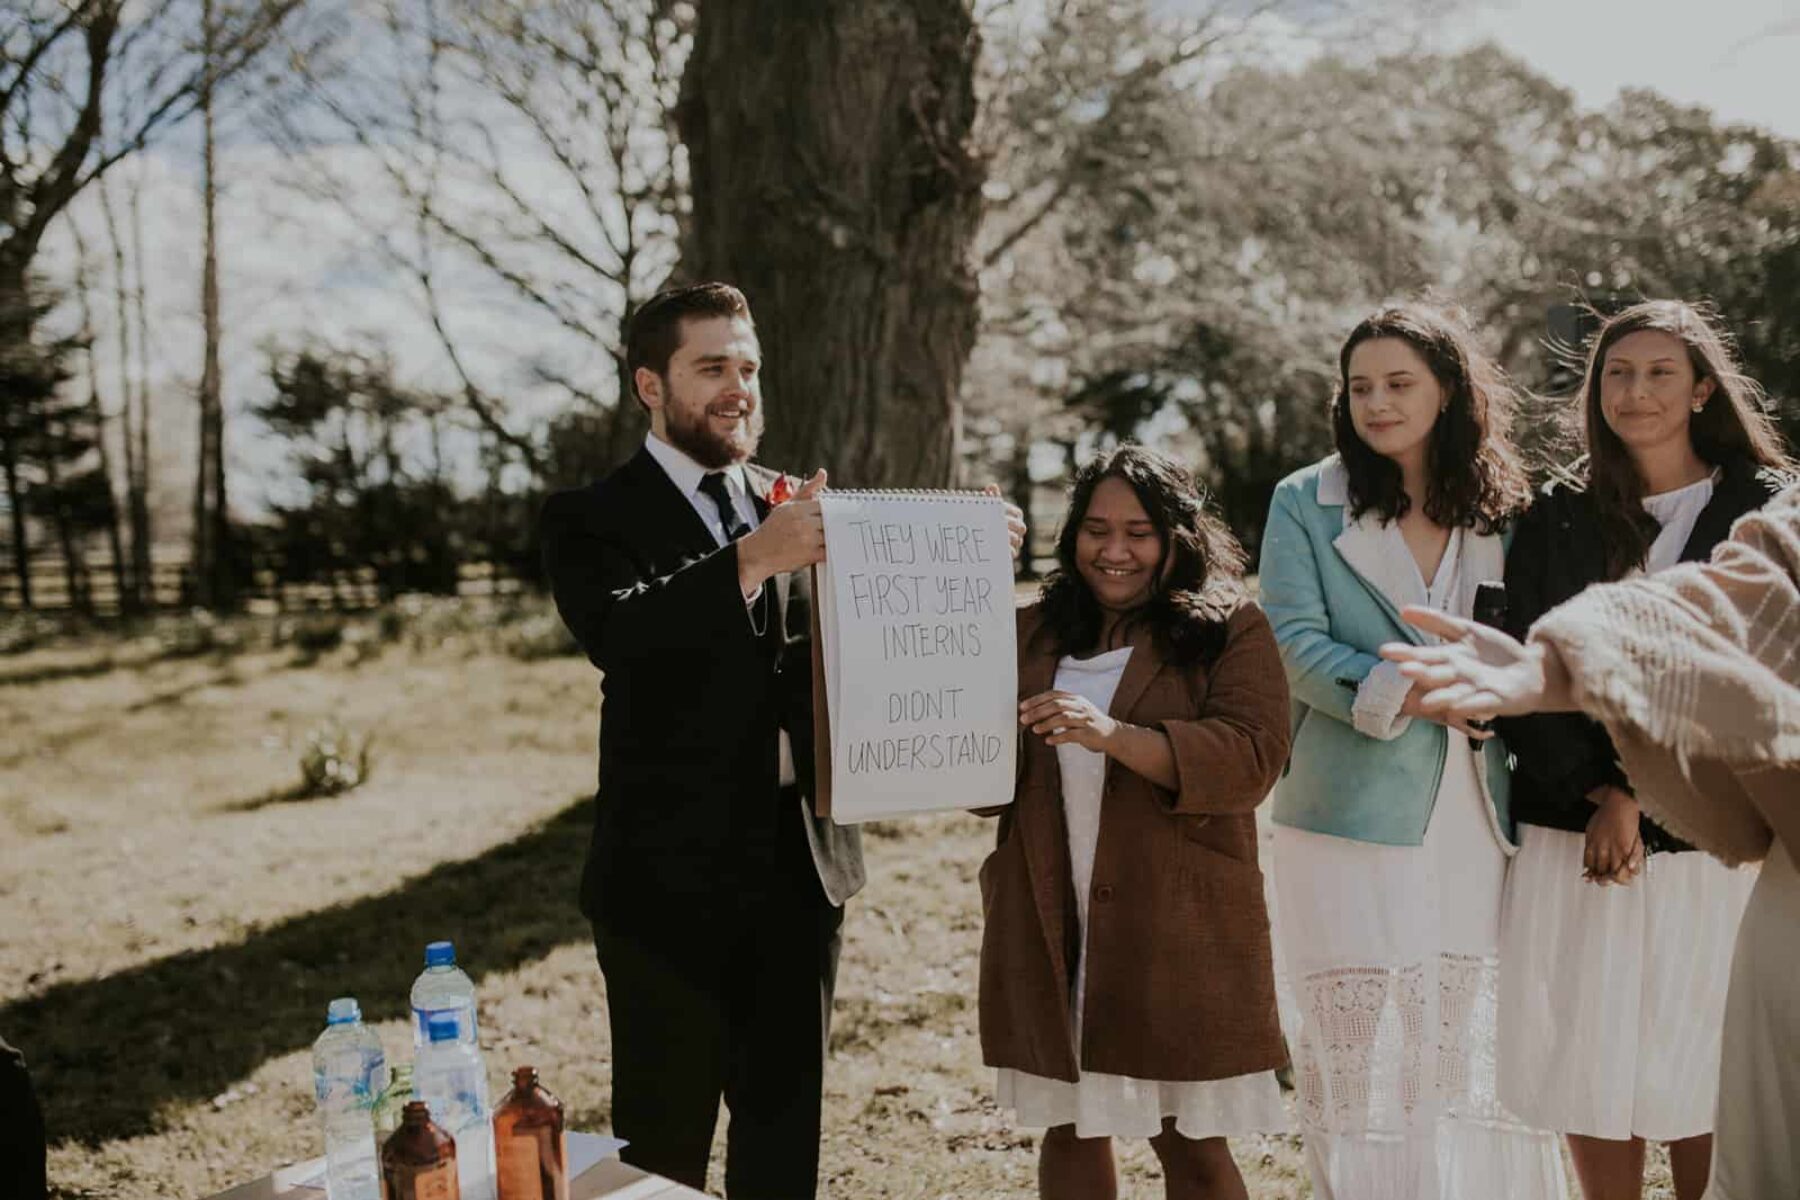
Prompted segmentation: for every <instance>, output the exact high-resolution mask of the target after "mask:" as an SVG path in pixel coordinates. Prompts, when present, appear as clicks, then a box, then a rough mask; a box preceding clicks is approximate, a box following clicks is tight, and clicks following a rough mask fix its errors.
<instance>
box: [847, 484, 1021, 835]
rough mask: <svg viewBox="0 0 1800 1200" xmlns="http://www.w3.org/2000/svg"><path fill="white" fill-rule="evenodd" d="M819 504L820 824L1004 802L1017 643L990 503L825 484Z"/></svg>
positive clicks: (977, 497) (1003, 534) (999, 527)
mask: <svg viewBox="0 0 1800 1200" xmlns="http://www.w3.org/2000/svg"><path fill="white" fill-rule="evenodd" d="M820 508H821V510H822V512H823V513H824V517H825V562H824V563H823V564H821V565H820V566H819V567H818V568H815V575H814V578H815V604H816V608H817V613H818V618H819V637H818V639H817V641H816V642H815V647H814V652H815V654H817V655H819V656H820V663H819V666H820V667H821V668H822V669H821V670H820V671H819V672H818V674H820V675H822V676H823V681H824V691H825V701H826V704H825V708H826V716H827V719H826V720H825V721H824V722H821V724H822V725H824V726H827V727H828V736H827V737H825V738H823V739H821V745H820V746H819V747H818V753H817V756H816V757H817V767H818V774H819V776H820V779H821V785H822V786H821V791H822V795H824V796H827V797H828V801H829V811H830V814H831V817H832V819H833V820H835V821H836V822H838V823H839V824H840V825H849V824H855V823H857V822H861V821H873V820H881V819H885V818H890V817H896V816H902V815H904V814H907V813H922V812H937V811H942V810H945V809H958V808H982V807H989V806H993V805H1001V804H1007V803H1009V802H1010V801H1011V800H1012V789H1013V777H1014V764H1015V755H1016V753H1017V744H1018V729H1019V723H1018V646H1017V641H1016V629H1017V619H1016V616H1015V608H1014V604H1013V591H1012V580H1013V572H1012V550H1011V547H1010V546H1009V545H1008V541H1007V531H1006V510H1005V507H1004V505H1003V503H1002V501H1001V500H1000V499H999V498H998V497H993V496H984V495H981V494H979V493H959V492H829V491H828V492H825V493H824V494H822V495H821V496H820ZM827 751H828V753H827Z"/></svg>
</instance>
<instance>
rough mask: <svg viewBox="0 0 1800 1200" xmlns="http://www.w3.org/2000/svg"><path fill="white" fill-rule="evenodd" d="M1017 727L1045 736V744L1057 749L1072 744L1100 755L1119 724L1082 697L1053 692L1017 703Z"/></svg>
mask: <svg viewBox="0 0 1800 1200" xmlns="http://www.w3.org/2000/svg"><path fill="white" fill-rule="evenodd" d="M1019 724H1021V725H1023V726H1025V727H1026V728H1027V729H1029V730H1031V732H1033V733H1041V734H1047V735H1048V736H1046V737H1045V738H1044V742H1045V743H1046V744H1047V745H1051V746H1060V745H1062V744H1063V743H1064V742H1072V743H1074V744H1075V745H1077V746H1080V747H1082V748H1083V749H1085V750H1093V751H1095V752H1097V753H1100V754H1105V753H1106V752H1107V746H1108V744H1109V743H1110V742H1111V740H1112V738H1113V737H1114V735H1116V734H1117V733H1118V731H1119V723H1118V722H1117V721H1115V720H1113V719H1112V718H1111V717H1109V716H1107V715H1106V714H1105V713H1104V712H1101V711H1100V708H1099V706H1098V705H1096V704H1095V703H1094V702H1093V701H1092V700H1089V699H1088V698H1087V697H1085V696H1077V695H1075V694H1074V693H1073V692H1060V691H1056V690H1055V689H1052V690H1050V691H1048V692H1039V693H1038V694H1037V695H1035V696H1032V697H1031V698H1030V699H1027V700H1022V701H1020V702H1019Z"/></svg>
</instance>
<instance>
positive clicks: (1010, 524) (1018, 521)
mask: <svg viewBox="0 0 1800 1200" xmlns="http://www.w3.org/2000/svg"><path fill="white" fill-rule="evenodd" d="M981 494H982V495H984V496H998V495H1000V494H1001V492H1000V485H999V484H997V483H990V484H988V485H987V486H986V487H984V488H982V489H981ZM1006 541H1007V544H1008V545H1010V546H1011V547H1012V553H1013V557H1014V558H1017V557H1019V551H1020V550H1021V549H1023V548H1024V546H1025V513H1024V510H1022V509H1021V508H1020V507H1019V506H1018V505H1016V504H1014V503H1013V502H1012V501H1010V500H1009V501H1007V503H1006Z"/></svg>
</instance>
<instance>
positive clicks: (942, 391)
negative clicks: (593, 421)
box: [679, 0, 983, 486]
mask: <svg viewBox="0 0 1800 1200" xmlns="http://www.w3.org/2000/svg"><path fill="white" fill-rule="evenodd" d="M978 48H979V47H978V38H977V34H976V30H975V25H974V21H973V18H972V17H971V15H970V11H969V5H968V3H967V2H966V0H910V2H907V0H815V2H814V3H809V4H793V3H791V2H790V0H702V2H701V4H700V6H699V21H698V28H697V31H696V34H695V39H694V47H693V52H692V54H691V55H690V57H689V58H688V63H687V71H686V75H685V76H684V78H683V80H682V99H681V106H680V111H679V117H680V125H681V133H682V139H683V141H684V142H685V143H686V145H687V150H688V164H689V174H690V177H691V181H692V188H693V218H692V223H691V226H690V230H689V234H690V236H689V238H688V241H687V244H686V245H685V247H684V258H683V263H682V274H683V275H684V276H686V277H687V278H688V279H692V280H699V279H723V280H726V281H728V282H731V283H734V284H736V285H738V286H739V287H741V288H742V289H743V290H744V291H745V293H746V294H747V295H748V296H749V298H750V305H751V308H752V310H753V312H754V313H755V316H756V321H757V328H758V332H759V334H760V337H761V341H762V350H763V360H764V368H763V369H764V375H763V391H764V395H765V397H766V398H767V400H768V434H767V437H766V439H765V441H764V449H763V451H762V454H761V457H762V458H763V459H765V460H766V461H768V462H770V463H772V464H774V465H776V466H779V467H783V468H786V469H788V470H794V471H807V470H810V469H812V468H813V467H815V466H821V465H823V466H826V467H829V468H831V473H832V478H833V480H834V482H836V483H838V484H840V485H853V486H940V485H943V484H946V483H948V482H950V480H951V478H952V476H953V473H954V470H955V461H956V446H955V437H956V429H957V426H958V424H959V422H958V419H957V408H958V400H957V393H958V389H959V387H960V385H961V381H962V371H963V366H964V363H965V362H966V361H967V359H968V355H969V350H970V348H971V347H972V346H973V344H974V340H975V321H976V303H977V291H976V283H975V278H974V274H973V272H972V270H971V266H970V262H969V253H970V246H971V244H972V242H973V239H974V235H975V231H976V226H977V223H978V220H979V217H980V189H981V183H982V176H983V168H982V164H981V163H980V162H979V161H978V160H977V159H976V157H975V156H974V155H973V154H972V153H971V149H970V144H969V133H970V126H971V125H972V123H973V121H974V118H975V107H976V103H975V87H974V68H975V59H976V54H977V51H978Z"/></svg>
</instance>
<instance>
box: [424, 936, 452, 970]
mask: <svg viewBox="0 0 1800 1200" xmlns="http://www.w3.org/2000/svg"><path fill="white" fill-rule="evenodd" d="M425 965H426V966H428V967H454V966H455V965H456V947H455V946H453V945H451V944H450V943H449V942H432V943H431V944H430V945H429V946H426V947H425Z"/></svg>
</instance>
